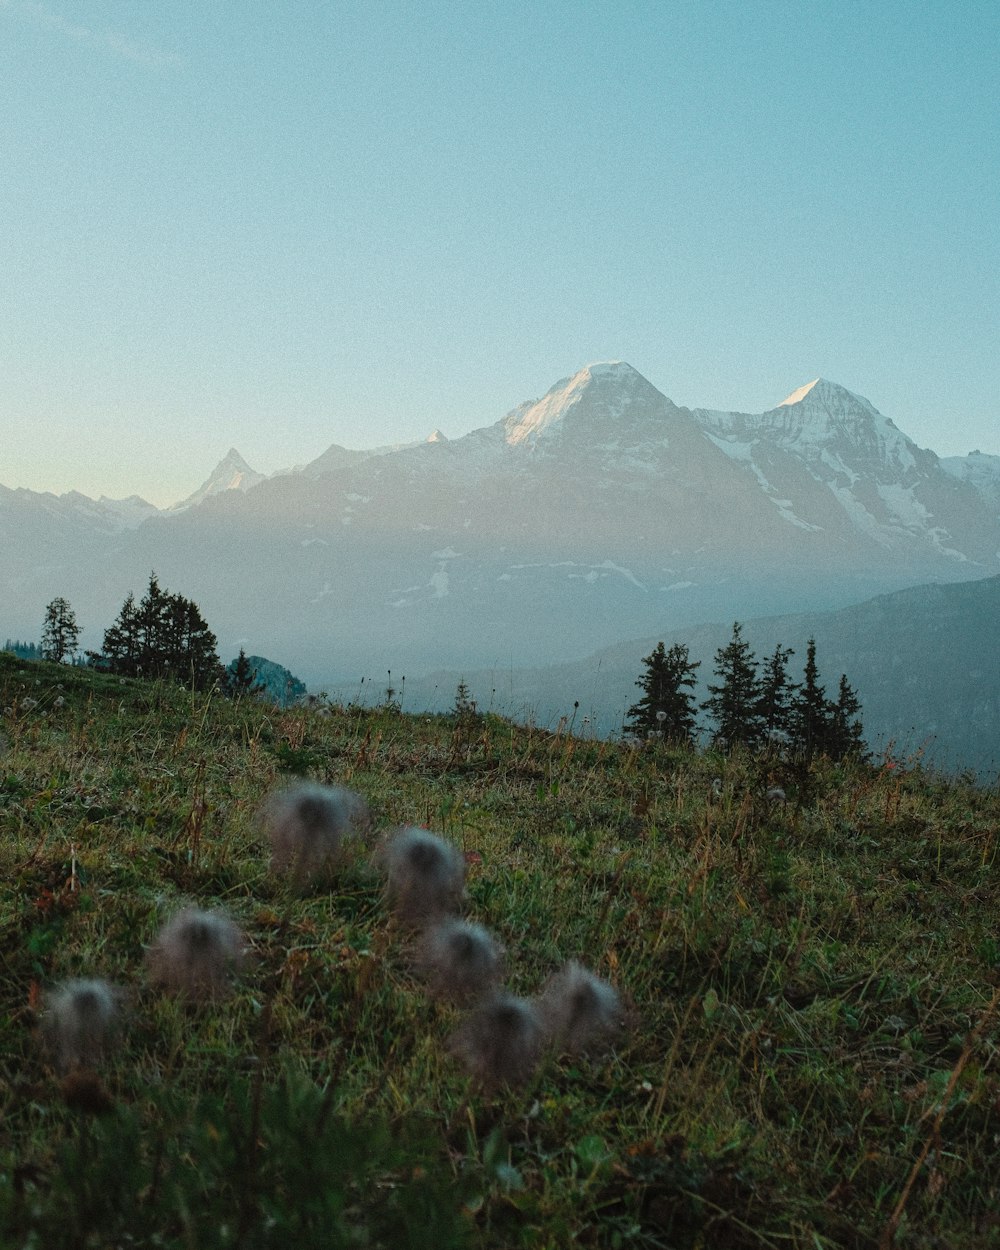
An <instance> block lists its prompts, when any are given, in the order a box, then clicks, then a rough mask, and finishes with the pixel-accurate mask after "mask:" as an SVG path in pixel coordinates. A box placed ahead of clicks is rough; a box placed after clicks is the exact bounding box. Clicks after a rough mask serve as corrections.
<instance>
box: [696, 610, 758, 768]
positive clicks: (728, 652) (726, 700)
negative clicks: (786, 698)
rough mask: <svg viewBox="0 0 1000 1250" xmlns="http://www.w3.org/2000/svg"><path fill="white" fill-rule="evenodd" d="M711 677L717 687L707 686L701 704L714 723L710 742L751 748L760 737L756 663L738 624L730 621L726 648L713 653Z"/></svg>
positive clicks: (741, 627)
mask: <svg viewBox="0 0 1000 1250" xmlns="http://www.w3.org/2000/svg"><path fill="white" fill-rule="evenodd" d="M715 675H716V677H718V678H719V681H720V684H719V685H718V686H712V685H710V686H709V687H708V698H707V699H706V700H705V702H704V703H703V704H702V707H703V708H704V709H705V711H707V712H708V713H709V714H710V715H711V716H712V718H713V720H714V721H715V733H714V734H713V735H712V736H713V740H714V741H715V742H716V743H720V744H724V745H725V746H726V747H727V748H729V747H734V746H736V744H737V743H741V744H742V745H744V746H748V747H755V746H756V745H757V744H758V742H759V741H760V736H761V719H760V710H759V705H760V688H759V683H758V681H757V660H756V657H755V656H754V653H753V651H752V650H751V649H750V644H749V643H748V642H747V641H746V640H745V639H744V637H743V626H742V625H741V624H740V623H739V621H734V622H733V636H732V638H731V639H730V641H729V643H728V645H727V646H725V647H720V648H719V650H718V651H716V653H715Z"/></svg>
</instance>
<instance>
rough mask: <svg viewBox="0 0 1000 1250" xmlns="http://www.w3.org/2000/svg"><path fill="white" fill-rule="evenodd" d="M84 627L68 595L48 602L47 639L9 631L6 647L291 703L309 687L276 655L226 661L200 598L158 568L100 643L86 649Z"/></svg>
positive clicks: (33, 656)
mask: <svg viewBox="0 0 1000 1250" xmlns="http://www.w3.org/2000/svg"><path fill="white" fill-rule="evenodd" d="M80 633H81V628H80V626H79V625H78V624H77V620H76V615H75V613H74V611H73V609H72V607H71V606H70V604H69V603H68V602H67V600H66V599H64V598H62V597H58V598H55V599H53V600H52V602H51V603H50V604H48V606H47V607H46V609H45V620H44V623H43V627H42V640H41V643H34V642H21V641H20V640H17V639H10V638H8V639H7V641H6V642H5V643H4V648H3V649H4V650H5V651H10V652H12V653H13V654H14V655H17V656H19V657H20V658H21V659H25V660H51V661H54V662H55V663H57V664H61V663H73V664H89V665H91V666H92V667H93V668H95V669H97V671H99V672H103V673H117V674H120V675H121V676H123V677H145V678H151V679H167V680H174V681H178V682H181V683H183V684H185V685H189V686H192V687H193V688H195V689H198V690H205V689H208V688H210V687H212V686H217V687H218V688H219V689H220V690H221V691H222V692H223V693H224V694H226V695H228V696H230V697H231V698H234V699H238V698H242V697H244V696H251V697H260V698H266V699H269V700H270V701H272V702H274V703H278V704H280V705H281V706H283V707H288V706H289V705H290V704H292V703H295V702H296V701H297V700H298V699H300V698H301V697H302V696H303V695H304V694H305V693H306V687H305V685H304V684H303V682H301V681H300V680H299V679H298V678H297V677H295V676H294V675H293V674H292V673H290V672H289V671H288V669H287V668H284V667H283V666H282V665H280V664H275V663H274V661H273V660H267V659H264V657H263V656H258V655H255V656H248V655H247V654H246V652H245V651H244V650H243V649H242V648H241V649H240V653H239V655H238V656H237V658H236V659H235V660H233V661H232V662H231V663H230V664H229V665H228V666H227V667H225V668H224V667H223V666H222V664H221V663H220V661H219V656H218V652H217V650H216V645H217V642H216V636H215V634H213V633H212V631H211V630H210V629H209V628H208V625H207V624H206V622H205V619H204V617H203V616H202V614H201V610H200V609H199V608H198V605H197V604H196V603H194V602H192V600H190V599H187V598H185V597H184V596H183V595H180V594H172V593H170V592H169V591H167V590H164V589H163V588H162V587H161V586H160V583H159V579H158V578H157V576H156V574H155V573H151V574H150V578H149V586H148V587H147V589H146V593H145V594H144V595H143V597H142V598H141V599H140V600H139V602H138V603H136V601H135V596H134V594H132V593H131V592H130V593H129V595H128V597H127V598H126V600H125V602H124V603H123V604H122V608H121V611H120V612H119V613H118V616H117V617H116V619H115V621H114V623H113V624H112V625H111V626H110V627H109V628H108V629H106V630H105V631H104V642H103V646H102V648H101V650H100V651H86V652H85V653H84V654H83V655H82V656H81V655H79V654H78V640H79V636H80Z"/></svg>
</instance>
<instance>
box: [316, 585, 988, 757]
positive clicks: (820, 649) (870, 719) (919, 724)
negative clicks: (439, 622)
mask: <svg viewBox="0 0 1000 1250" xmlns="http://www.w3.org/2000/svg"><path fill="white" fill-rule="evenodd" d="M731 636H732V621H729V622H726V623H715V624H709V625H700V626H696V627H693V628H691V629H685V630H677V631H673V632H669V631H668V632H665V633H662V634H660V635H658V636H653V635H650V636H649V637H646V638H640V639H636V640H632V641H629V642H622V643H618V644H616V645H615V646H613V647H607V648H604V649H603V650H601V651H598V652H596V653H595V654H593V655H590V656H587V657H586V658H585V659H582V660H574V661H571V662H569V663H566V664H558V665H553V666H551V667H547V668H533V669H509V668H508V669H504V668H499V667H498V668H493V669H486V670H479V671H475V670H466V671H442V672H436V673H433V674H430V675H429V676H426V677H423V678H418V679H417V680H412V681H411V680H408V681H407V683H406V686H407V696H406V705H407V709H408V710H411V711H415V710H423V709H433V710H446V709H447V708H449V707H450V706H451V705H452V704H453V702H454V696H455V689H456V686H457V684H458V682H459V680H464V681H465V682H466V684H467V685H468V687H469V689H470V691H471V694H472V697H473V698H475V699H476V701H477V702H478V704H479V706H480V707H481V708H482V709H484V710H485V709H487V708H489V707H490V706H493V707H494V708H496V709H497V710H499V711H504V712H507V713H509V714H510V715H512V716H514V717H516V718H518V719H529V718H533V719H535V720H537V721H538V723H540V724H542V725H552V726H554V725H555V724H556V723H557V722H558V721H559V719H560V718H561V717H564V716H565V717H567V718H570V717H575V727H576V729H577V730H580V729H581V728H582V729H583V730H584V731H586V730H587V728H588V726H589V727H590V729H591V731H592V732H594V733H599V734H608V733H611V734H614V733H617V732H618V731H619V730H620V729H621V726H622V721H623V718H624V713H625V711H626V709H627V708H628V707H629V706H630V705H631V704H632V703H634V702H635V701H636V698H637V696H638V694H639V692H638V691H637V690H636V687H635V681H636V679H637V678H638V677H639V676H640V675H641V674H642V672H643V666H642V660H643V658H644V657H645V656H647V655H648V654H649V653H650V651H651V650H652V649H653V647H654V646H655V645H656V643H657V642H658V641H659V640H660V639H662V640H663V641H664V642H665V643H666V644H667V645H668V646H670V645H671V644H673V643H675V642H681V643H685V644H686V645H687V646H688V647H689V649H690V653H691V658H692V659H693V660H698V661H700V662H701V668H700V669H699V672H698V676H699V678H700V688H699V692H698V697H699V699H701V698H704V696H705V693H706V691H705V684H706V682H711V681H714V680H716V679H715V677H714V675H713V671H712V670H713V667H714V663H715V655H716V652H717V651H718V649H719V648H720V647H724V646H726V644H727V643H728V642H729V641H730V638H731ZM743 637H744V638H745V639H746V641H747V642H749V643H750V645H751V646H752V647H753V649H754V651H755V652H756V654H757V656H758V658H759V659H764V658H766V657H767V656H769V655H771V654H772V653H773V652H774V649H775V647H776V646H777V645H778V644H779V643H780V644H782V645H784V646H790V647H793V648H794V650H795V656H794V657H793V658H792V660H791V661H790V663H789V673H790V675H791V676H792V677H793V678H794V679H795V680H801V678H802V668H803V665H804V663H805V654H806V642H807V640H808V639H809V638H810V637H814V638H815V639H816V658H817V662H818V664H819V667H820V671H821V674H822V679H823V681H824V683H825V685H826V687H827V691H828V693H829V695H830V697H835V696H836V692H837V683H838V682H839V680H840V675H841V673H846V674H847V676H848V679H849V680H850V681H851V683H852V684H853V685H854V686H855V687H856V689H857V691H858V694H859V696H860V698H861V702H862V706H863V709H864V725H865V731H866V737H867V739H868V741H869V743H870V744H872V745H873V746H875V747H877V748H879V749H882V748H885V747H886V746H888V745H890V744H891V745H893V747H894V749H895V750H896V751H897V752H898V753H899V754H902V755H904V756H905V755H913V754H916V753H921V754H922V756H923V758H925V759H926V760H927V761H928V762H930V763H932V764H935V765H937V766H940V767H942V768H945V769H948V770H959V769H967V768H968V769H975V770H976V771H977V772H979V773H980V774H981V775H982V776H983V777H984V778H992V779H995V778H996V775H997V771H998V770H1000V665H998V664H997V651H998V644H1000V577H991V578H986V579H983V580H980V581H975V582H958V583H952V584H949V585H930V586H917V587H913V588H911V589H908V590H901V591H897V592H896V593H895V594H891V595H880V596H878V597H877V598H874V599H870V600H867V601H866V602H864V603H860V604H857V605H854V606H852V607H848V608H842V609H840V610H839V611H835V612H824V613H800V614H796V615H792V616H778V617H767V618H762V619H758V620H749V621H748V620H744V621H743ZM373 684H374V689H375V691H376V692H378V689H379V687H378V684H377V683H373ZM335 694H337V695H338V696H339V697H341V698H344V699H351V698H354V697H356V696H357V687H356V686H351V687H346V686H345V687H344V688H343V689H341V690H338V691H335ZM370 701H372V702H374V701H377V693H376V695H375V696H370ZM574 703H576V704H578V707H577V708H576V709H575V711H574ZM585 718H586V723H585Z"/></svg>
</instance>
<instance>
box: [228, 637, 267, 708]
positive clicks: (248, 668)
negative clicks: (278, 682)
mask: <svg viewBox="0 0 1000 1250" xmlns="http://www.w3.org/2000/svg"><path fill="white" fill-rule="evenodd" d="M265 689H266V687H265V685H264V683H263V682H259V681H258V680H257V670H256V669H255V668H254V667H253V665H252V664H251V663H250V661H249V660H248V659H247V653H246V652H245V651H244V650H243V648H242V647H240V653H239V655H238V656H237V657H236V659H235V660H233V661H232V662H231V663H230V665H229V667H228V668H227V669H226V694H227V695H229V697H230V698H231V699H240V698H242V697H243V696H244V695H258V694H263V693H264V690H265Z"/></svg>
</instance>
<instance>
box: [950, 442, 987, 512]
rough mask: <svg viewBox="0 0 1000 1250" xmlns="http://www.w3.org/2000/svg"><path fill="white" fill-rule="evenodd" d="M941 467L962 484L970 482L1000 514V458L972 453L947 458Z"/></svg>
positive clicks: (976, 452)
mask: <svg viewBox="0 0 1000 1250" xmlns="http://www.w3.org/2000/svg"><path fill="white" fill-rule="evenodd" d="M941 467H942V468H943V469H944V470H945V471H946V472H947V473H950V474H951V475H952V476H953V477H957V478H958V479H959V480H960V481H962V482H970V483H971V484H972V485H973V486H975V487H976V489H977V490H978V491H979V493H980V494H981V495H982V496H983V497H984V498H985V499H986V500H987V501H988V502H989V503H990V504H991V505H992V507H993V508H994V509H995V510H996V512H997V513H998V514H1000V456H988V455H984V453H983V452H981V451H970V452H969V454H968V455H967V456H946V457H944V458H943V459H942V461H941Z"/></svg>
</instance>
